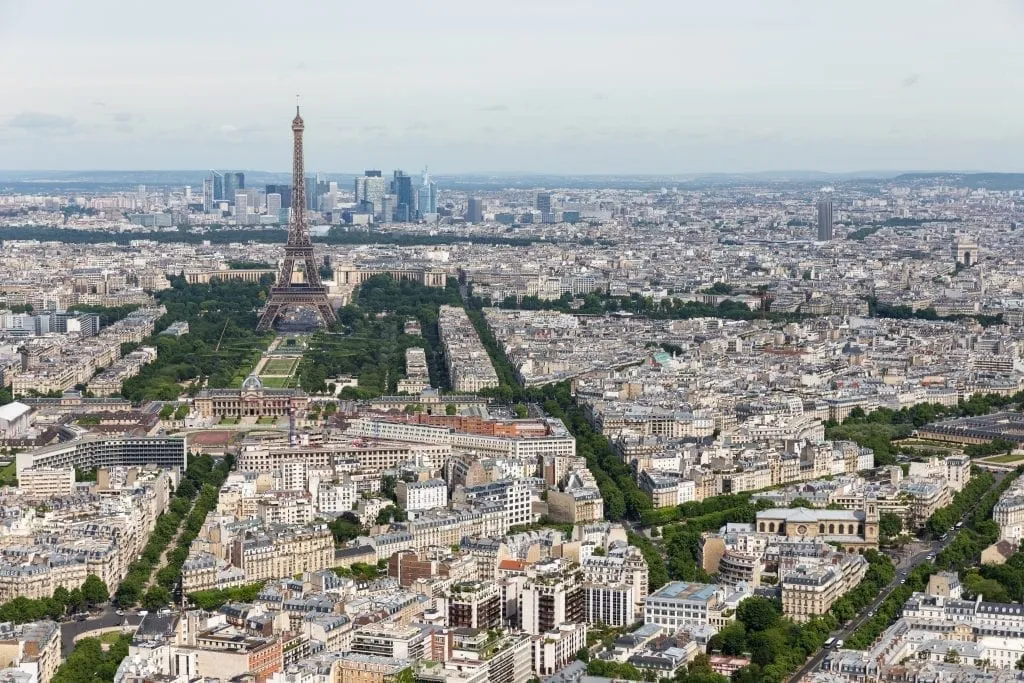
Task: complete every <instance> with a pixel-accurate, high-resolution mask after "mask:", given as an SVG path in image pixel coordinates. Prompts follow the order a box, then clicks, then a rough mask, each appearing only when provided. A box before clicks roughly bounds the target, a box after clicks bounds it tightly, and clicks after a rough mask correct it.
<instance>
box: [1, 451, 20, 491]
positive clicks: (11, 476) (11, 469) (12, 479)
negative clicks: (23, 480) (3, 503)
mask: <svg viewBox="0 0 1024 683" xmlns="http://www.w3.org/2000/svg"><path fill="white" fill-rule="evenodd" d="M11 458H12V460H11V463H10V464H9V465H5V466H4V467H3V468H2V469H0V486H17V485H18V476H17V475H18V462H17V461H16V460H14V459H13V458H14V456H13V455H12V456H11Z"/></svg>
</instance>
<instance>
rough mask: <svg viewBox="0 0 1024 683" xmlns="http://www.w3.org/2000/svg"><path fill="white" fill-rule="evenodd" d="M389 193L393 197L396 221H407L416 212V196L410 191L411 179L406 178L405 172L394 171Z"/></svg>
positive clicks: (409, 177)
mask: <svg viewBox="0 0 1024 683" xmlns="http://www.w3.org/2000/svg"><path fill="white" fill-rule="evenodd" d="M391 193H392V194H393V195H395V214H396V215H397V216H398V217H399V218H398V220H400V221H401V220H409V218H411V217H412V215H413V212H415V211H416V196H415V195H414V194H413V191H412V177H411V176H407V175H406V174H405V171H395V174H394V177H393V179H392V180H391ZM403 206H404V208H403ZM403 217H404V218H403Z"/></svg>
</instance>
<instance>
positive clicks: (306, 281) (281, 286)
mask: <svg viewBox="0 0 1024 683" xmlns="http://www.w3.org/2000/svg"><path fill="white" fill-rule="evenodd" d="M305 128H306V126H305V124H304V123H303V121H302V116H300V115H299V107H298V106H296V107H295V118H294V119H292V138H293V145H292V215H291V220H290V221H289V222H288V241H287V243H285V246H284V262H283V263H282V264H281V272H280V274H279V275H278V276H277V283H276V284H275V285H274V286H273V287H271V288H270V299H268V300H267V305H266V306H265V307H264V308H263V313H262V314H261V315H260V321H259V323H258V324H257V325H256V329H257V330H259V331H260V332H265V331H267V330H269V329H271V328H273V327H274V324H275V322H276V321H277V319H278V317H280V316H281V314H282V313H284V312H285V310H287V309H289V308H308V309H311V310H314V311H316V313H317V315H318V316H319V318H320V322H321V323H322V324H324V325H330V324H331V323H333V322H334V321H335V320H337V316H336V315H335V313H334V308H333V307H332V306H331V302H330V301H328V299H327V288H326V287H324V283H323V282H322V281H321V280H320V269H319V268H318V267H317V264H316V258H315V257H314V254H313V241H312V240H311V239H310V238H309V225H308V224H307V223H306V169H305V161H304V160H303V158H302V132H303V131H304V130H305Z"/></svg>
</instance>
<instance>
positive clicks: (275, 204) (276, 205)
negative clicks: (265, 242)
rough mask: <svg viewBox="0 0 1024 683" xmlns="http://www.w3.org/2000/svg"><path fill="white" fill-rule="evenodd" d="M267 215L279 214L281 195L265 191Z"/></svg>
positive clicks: (275, 215)
mask: <svg viewBox="0 0 1024 683" xmlns="http://www.w3.org/2000/svg"><path fill="white" fill-rule="evenodd" d="M267 215H268V216H274V217H275V218H276V217H277V216H279V215H281V195H279V194H278V193H276V192H269V193H267Z"/></svg>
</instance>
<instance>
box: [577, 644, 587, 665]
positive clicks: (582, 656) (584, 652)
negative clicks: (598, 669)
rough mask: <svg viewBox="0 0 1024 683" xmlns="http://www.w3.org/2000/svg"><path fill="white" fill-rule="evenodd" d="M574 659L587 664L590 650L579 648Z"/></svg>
mask: <svg viewBox="0 0 1024 683" xmlns="http://www.w3.org/2000/svg"><path fill="white" fill-rule="evenodd" d="M576 659H578V660H580V661H581V662H589V661H590V650H588V649H587V648H585V647H581V648H580V651H579V652H577V653H576Z"/></svg>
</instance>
